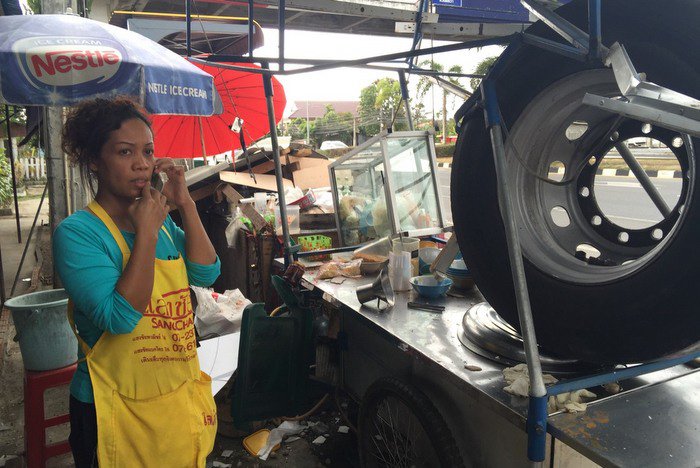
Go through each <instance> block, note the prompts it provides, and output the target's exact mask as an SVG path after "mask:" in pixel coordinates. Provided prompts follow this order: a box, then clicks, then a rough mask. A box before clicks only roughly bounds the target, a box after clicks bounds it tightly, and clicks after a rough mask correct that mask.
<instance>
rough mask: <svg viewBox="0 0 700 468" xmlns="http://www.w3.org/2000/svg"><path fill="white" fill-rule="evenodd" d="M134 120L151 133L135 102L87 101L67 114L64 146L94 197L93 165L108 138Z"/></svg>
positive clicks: (146, 117) (122, 100)
mask: <svg viewBox="0 0 700 468" xmlns="http://www.w3.org/2000/svg"><path fill="white" fill-rule="evenodd" d="M131 119H139V120H141V121H143V123H145V124H146V125H148V128H149V129H151V122H150V121H149V120H148V116H147V114H146V112H145V111H144V110H143V109H142V108H141V107H140V106H139V105H138V104H136V103H135V102H133V101H132V100H130V99H128V98H123V97H119V98H115V99H102V98H98V99H92V100H90V101H84V102H82V103H80V104H78V105H77V106H76V107H74V108H73V109H71V110H70V112H69V113H68V117H67V118H66V123H65V124H64V126H63V138H62V141H61V146H62V147H63V151H64V152H65V153H66V154H67V155H68V158H69V160H70V162H71V163H72V164H74V165H76V166H78V167H79V168H80V176H81V177H82V179H83V183H84V184H85V185H86V186H87V187H90V190H91V191H92V193H93V195H94V194H95V187H94V186H93V182H94V177H93V175H92V173H91V171H90V163H93V162H97V160H98V159H99V158H100V152H101V151H102V147H103V146H104V144H105V143H106V142H107V140H108V139H109V134H110V133H111V132H113V131H114V130H117V129H119V128H120V127H121V126H122V123H124V122H125V121H127V120H131ZM151 131H152V129H151Z"/></svg>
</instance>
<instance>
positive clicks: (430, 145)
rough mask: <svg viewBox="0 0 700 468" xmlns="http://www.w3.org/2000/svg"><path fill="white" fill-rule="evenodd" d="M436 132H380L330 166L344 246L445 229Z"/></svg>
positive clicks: (438, 231) (336, 215)
mask: <svg viewBox="0 0 700 468" xmlns="http://www.w3.org/2000/svg"><path fill="white" fill-rule="evenodd" d="M436 168H437V165H436V161H435V143H434V138H433V135H432V133H430V132H427V131H408V132H394V133H386V132H384V133H381V134H379V135H377V136H375V137H373V138H371V139H370V140H368V141H367V142H365V143H364V144H362V145H360V146H358V147H357V148H355V149H354V150H353V151H351V152H349V153H348V154H346V155H345V156H343V157H341V158H339V159H338V160H336V161H334V162H333V163H331V164H330V165H329V166H328V170H329V173H330V180H331V188H332V191H333V203H334V206H335V219H336V223H337V226H338V234H339V238H340V242H341V244H342V245H343V246H348V245H358V244H362V243H364V242H367V241H370V240H374V239H379V238H381V237H384V236H387V235H389V236H392V235H397V234H400V235H405V236H411V237H415V236H427V235H432V234H438V233H440V232H442V231H443V228H444V227H445V222H444V210H443V207H442V206H441V201H440V192H439V182H438V180H437V170H436Z"/></svg>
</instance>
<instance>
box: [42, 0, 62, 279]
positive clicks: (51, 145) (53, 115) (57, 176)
mask: <svg viewBox="0 0 700 468" xmlns="http://www.w3.org/2000/svg"><path fill="white" fill-rule="evenodd" d="M64 8H65V2H64V1H63V0H41V12H42V14H59V15H62V14H63V13H65V11H64ZM44 126H45V128H46V139H45V140H44V141H45V146H46V153H45V155H46V156H45V157H46V183H47V185H48V192H49V223H50V225H51V231H52V232H53V230H54V229H56V226H58V223H60V222H61V220H63V219H64V218H66V217H67V216H68V199H67V187H66V185H67V184H66V166H65V162H64V157H63V149H62V148H61V130H62V127H63V115H62V110H61V108H60V107H45V108H44ZM54 278H55V277H54Z"/></svg>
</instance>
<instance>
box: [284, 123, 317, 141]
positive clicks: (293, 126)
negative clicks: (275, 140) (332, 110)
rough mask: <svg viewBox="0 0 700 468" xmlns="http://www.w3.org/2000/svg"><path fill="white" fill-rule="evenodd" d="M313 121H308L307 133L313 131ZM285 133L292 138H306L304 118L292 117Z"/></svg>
mask: <svg viewBox="0 0 700 468" xmlns="http://www.w3.org/2000/svg"><path fill="white" fill-rule="evenodd" d="M313 129H314V123H313V122H310V125H309V134H311V133H312V132H313ZM287 135H289V136H291V137H292V140H306V119H301V118H298V119H292V120H291V121H290V122H289V124H288V125H287Z"/></svg>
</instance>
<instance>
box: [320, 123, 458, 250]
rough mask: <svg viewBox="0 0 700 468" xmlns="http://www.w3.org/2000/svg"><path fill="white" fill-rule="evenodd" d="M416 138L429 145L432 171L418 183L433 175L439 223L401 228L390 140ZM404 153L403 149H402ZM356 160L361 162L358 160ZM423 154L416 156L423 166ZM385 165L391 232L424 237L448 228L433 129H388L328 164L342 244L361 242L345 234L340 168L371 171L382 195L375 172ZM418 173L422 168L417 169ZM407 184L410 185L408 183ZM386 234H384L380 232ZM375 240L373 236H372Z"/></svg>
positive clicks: (375, 193) (418, 142) (373, 185)
mask: <svg viewBox="0 0 700 468" xmlns="http://www.w3.org/2000/svg"><path fill="white" fill-rule="evenodd" d="M399 139H401V140H406V139H408V140H415V142H416V144H414V145H412V146H411V148H414V147H417V146H419V145H421V144H423V143H425V145H426V146H425V147H426V149H427V162H428V165H429V172H426V173H425V175H424V176H422V177H421V178H420V179H419V180H418V181H416V183H418V182H420V181H421V180H423V179H424V178H425V177H430V178H431V179H432V187H433V193H432V194H431V195H432V196H433V197H434V200H435V207H434V208H435V210H436V213H435V215H436V219H435V221H436V225H434V226H432V227H422V228H415V229H403V228H401V220H400V219H399V212H398V210H397V200H396V198H395V195H394V194H396V193H398V192H397V190H399V188H400V187H397V186H396V185H397V180H396V178H395V173H394V171H393V170H392V167H391V159H392V157H393V156H396V155H392V154H390V151H391V149H390V144H391V142H392V140H399ZM373 147H375V148H377V149H379V153H378V154H377V155H376V156H374V157H372V154H371V152H370V150H371V149H372V148H373ZM398 154H400V153H398ZM354 160H356V161H357V163H354ZM420 162H421V161H420V160H419V156H416V167H420V166H419V164H420ZM379 166H382V168H383V172H384V177H382V179H383V191H382V192H383V196H384V200H385V201H386V210H387V218H388V221H389V222H390V227H391V236H392V237H395V236H405V237H421V236H430V235H435V234H440V233H442V232H444V231H445V228H447V227H448V226H446V223H445V209H444V206H443V205H442V199H441V197H440V195H441V193H440V184H439V181H438V177H437V158H436V152H435V139H434V135H433V132H430V131H402V132H392V133H388V132H386V131H383V132H381V133H380V134H378V135H376V136H374V137H372V138H370V139H369V140H367V141H366V142H365V143H363V144H362V145H360V146H358V147H357V148H355V149H353V150H352V151H350V152H349V153H347V154H345V155H343V156H342V157H340V158H338V159H337V160H335V161H334V162H332V163H331V164H330V165H329V166H328V174H329V179H330V182H331V190H332V194H333V206H334V208H335V221H336V227H337V229H338V238H339V240H340V243H341V246H343V247H345V246H347V245H359V244H354V243H348V239H346V238H345V235H344V230H343V221H342V220H341V210H340V194H339V187H340V186H342V184H339V176H338V171H340V170H360V171H365V170H366V171H368V176H369V181H370V185H371V190H372V192H373V196H375V197H376V196H378V193H379V188H378V187H376V177H375V176H374V171H375V170H376V168H377V167H379ZM416 173H418V171H416ZM404 188H406V187H404ZM377 237H382V236H377ZM368 240H371V239H368Z"/></svg>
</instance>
